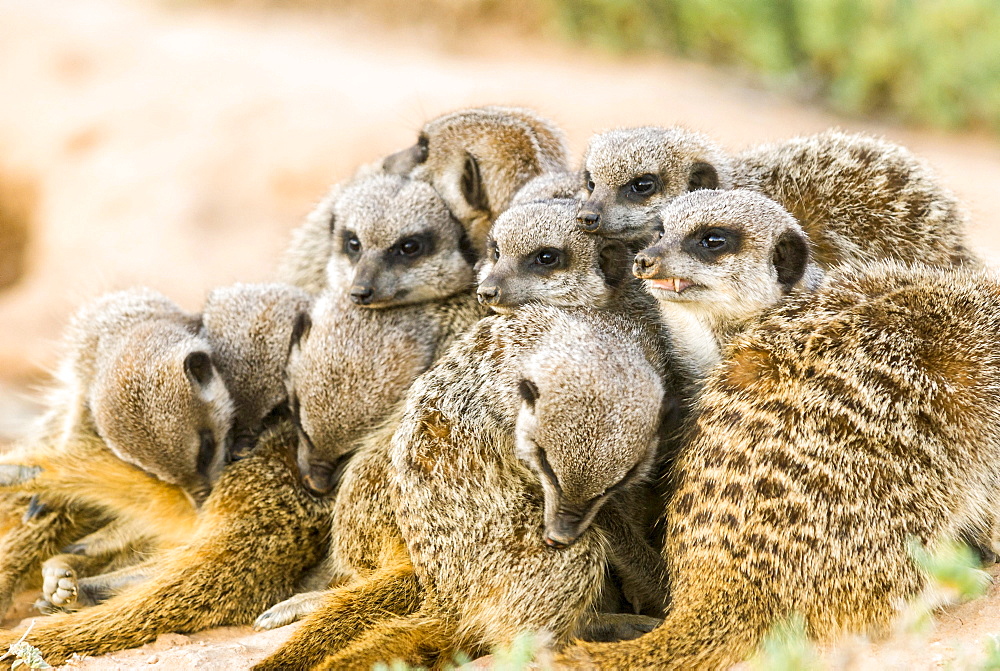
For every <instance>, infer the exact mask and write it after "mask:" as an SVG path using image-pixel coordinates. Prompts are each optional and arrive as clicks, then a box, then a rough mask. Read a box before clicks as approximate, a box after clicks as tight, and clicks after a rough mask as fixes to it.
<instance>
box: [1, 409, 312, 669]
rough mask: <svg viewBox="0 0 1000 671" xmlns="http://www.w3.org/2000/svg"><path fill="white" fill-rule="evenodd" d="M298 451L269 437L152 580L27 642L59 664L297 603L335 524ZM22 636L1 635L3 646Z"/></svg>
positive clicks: (42, 626)
mask: <svg viewBox="0 0 1000 671" xmlns="http://www.w3.org/2000/svg"><path fill="white" fill-rule="evenodd" d="M294 451H295V430H294V428H293V427H292V426H291V425H290V423H288V422H280V423H278V424H277V425H275V426H274V427H273V428H271V429H268V430H266V431H265V433H264V435H263V436H262V437H261V439H260V444H259V445H258V447H257V449H256V450H255V451H254V452H253V453H252V454H251V455H250V456H249V457H247V458H246V459H243V460H241V461H238V462H236V463H234V464H232V465H231V466H230V467H228V468H227V469H226V470H225V472H224V473H223V474H222V475H221V477H220V478H219V480H218V482H217V483H216V486H215V487H214V488H213V490H212V492H211V494H210V495H209V497H208V499H207V500H206V501H205V504H204V506H203V507H202V510H201V515H200V517H199V519H198V523H197V525H196V527H195V529H194V531H193V532H192V534H191V537H190V538H188V540H187V542H186V543H185V544H184V545H182V546H180V547H177V548H173V549H171V550H169V551H167V552H165V553H164V554H163V555H162V556H160V557H159V558H157V559H156V560H155V565H154V566H153V567H152V569H153V570H151V571H150V576H151V577H150V579H149V580H147V581H145V582H143V583H141V584H138V585H136V586H135V587H134V588H133V589H130V590H128V591H127V592H124V593H122V594H119V595H117V596H115V597H113V598H111V599H109V600H108V601H106V602H104V603H102V604H99V605H96V606H94V607H92V608H88V609H86V610H82V611H79V612H77V613H70V614H63V615H53V616H50V617H46V618H44V619H41V620H36V621H35V623H34V625H33V626H32V628H31V631H30V632H28V634H27V636H26V639H25V640H27V642H28V643H30V644H32V645H34V646H36V647H37V648H38V649H39V650H40V651H41V653H42V655H43V656H44V658H45V659H46V661H48V662H49V663H51V664H59V663H62V662H64V661H65V660H66V659H67V658H68V657H69V656H70V655H72V654H74V653H79V654H81V655H99V654H104V653H108V652H113V651H115V650H120V649H123V648H129V647H135V646H139V645H142V644H144V643H148V642H150V641H152V640H153V639H155V638H156V637H157V636H158V635H159V634H162V633H167V632H192V631H198V630H201V629H207V628H209V627H217V626H223V625H245V624H249V623H250V622H251V621H252V620H253V618H254V617H255V616H256V615H257V614H258V613H259V612H260V611H261V610H263V609H264V608H266V607H268V606H269V605H271V604H273V603H275V602H277V601H279V600H281V599H284V598H286V597H287V596H289V595H290V594H291V593H292V592H293V591H294V587H295V584H296V581H297V580H298V577H299V576H300V575H302V573H303V572H305V571H306V570H307V569H309V568H310V567H311V566H312V565H314V564H315V563H316V562H317V561H319V559H320V557H321V555H322V548H323V546H324V539H325V538H326V535H327V534H328V533H329V520H330V518H329V513H328V510H327V507H326V505H325V504H324V503H323V502H321V501H318V500H317V499H315V498H314V497H312V496H310V495H308V494H307V493H306V492H305V490H304V489H303V488H302V486H301V484H300V482H299V478H298V474H297V472H296V468H295V464H294V460H293V458H292V455H293V454H294ZM22 635H23V633H22V632H20V631H5V632H0V645H3V647H4V648H5V649H6V647H7V646H8V645H9V644H11V643H13V642H15V641H17V640H19V639H20V638H21V637H22Z"/></svg>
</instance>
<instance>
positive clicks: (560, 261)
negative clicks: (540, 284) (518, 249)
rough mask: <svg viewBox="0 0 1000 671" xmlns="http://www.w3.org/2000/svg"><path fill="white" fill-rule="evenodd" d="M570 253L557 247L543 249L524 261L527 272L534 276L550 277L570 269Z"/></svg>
mask: <svg viewBox="0 0 1000 671" xmlns="http://www.w3.org/2000/svg"><path fill="white" fill-rule="evenodd" d="M569 260H570V259H569V253H568V252H566V250H563V249H558V248H556V247H541V248H539V249H536V250H535V251H533V252H532V253H531V254H529V255H528V256H527V257H526V258H525V261H524V265H525V270H527V271H528V272H529V273H532V274H534V275H549V274H550V273H553V272H555V271H557V270H564V269H565V268H568V267H569Z"/></svg>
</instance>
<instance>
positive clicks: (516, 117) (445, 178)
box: [383, 106, 568, 254]
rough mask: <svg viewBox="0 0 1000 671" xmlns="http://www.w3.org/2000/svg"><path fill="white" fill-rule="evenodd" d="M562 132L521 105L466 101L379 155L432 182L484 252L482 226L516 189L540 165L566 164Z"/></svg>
mask: <svg viewBox="0 0 1000 671" xmlns="http://www.w3.org/2000/svg"><path fill="white" fill-rule="evenodd" d="M567 161H568V150H567V148H566V140H565V136H564V134H563V132H562V131H561V130H559V129H558V128H557V127H556V126H555V124H553V123H552V122H551V121H549V120H547V119H544V118H542V117H541V116H539V115H538V114H536V113H535V112H533V111H532V110H529V109H525V108H519V107H500V106H486V107H472V108H467V109H463V110H459V111H457V112H452V113H450V114H443V115H441V116H439V117H437V118H435V119H432V120H431V121H428V122H427V123H426V124H424V127H423V129H421V131H420V135H419V137H418V138H417V143H416V144H415V145H413V146H412V147H410V148H408V149H404V150H402V151H399V152H397V153H395V154H393V155H392V156H389V157H388V158H387V159H385V162H384V164H383V165H384V169H385V170H386V171H387V172H392V173H396V174H400V175H407V176H410V177H412V178H414V179H419V180H422V181H425V182H428V183H430V184H432V185H433V186H434V188H435V189H437V191H438V193H440V194H441V197H442V198H444V200H445V202H446V203H447V204H448V207H449V208H450V209H451V211H452V212H453V213H454V214H455V216H456V217H457V218H458V220H459V221H460V222H462V225H463V226H464V227H465V229H466V231H467V232H468V235H469V240H470V242H471V244H472V248H473V249H474V250H475V252H476V253H477V254H482V252H483V250H484V248H485V241H486V233H487V232H488V231H489V228H490V225H491V224H492V222H493V221H494V220H495V219H496V217H497V216H498V215H499V214H500V213H501V212H503V211H504V210H506V209H507V208H508V207H509V206H510V204H511V201H512V199H513V198H514V195H515V194H516V193H517V191H518V189H520V188H521V187H522V186H524V184H525V183H527V182H528V181H529V180H530V179H532V178H533V177H535V176H537V175H541V174H542V173H548V172H563V171H565V170H566V165H567Z"/></svg>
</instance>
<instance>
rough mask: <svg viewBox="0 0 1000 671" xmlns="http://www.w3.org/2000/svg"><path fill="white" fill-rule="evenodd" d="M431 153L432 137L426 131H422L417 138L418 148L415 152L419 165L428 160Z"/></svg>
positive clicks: (415, 158) (414, 156)
mask: <svg viewBox="0 0 1000 671" xmlns="http://www.w3.org/2000/svg"><path fill="white" fill-rule="evenodd" d="M429 153H430V139H429V138H428V137H427V136H426V135H425V134H424V133H421V134H420V137H418V138H417V150H416V151H415V152H414V155H413V158H414V160H416V162H417V164H418V165H419V164H421V163H423V162H424V161H426V160H427V155H428V154H429Z"/></svg>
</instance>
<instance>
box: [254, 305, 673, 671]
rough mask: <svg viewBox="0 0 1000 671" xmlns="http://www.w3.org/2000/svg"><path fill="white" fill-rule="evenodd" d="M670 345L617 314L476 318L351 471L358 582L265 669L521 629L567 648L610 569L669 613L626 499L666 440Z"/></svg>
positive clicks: (485, 638) (585, 623) (407, 653)
mask: <svg viewBox="0 0 1000 671" xmlns="http://www.w3.org/2000/svg"><path fill="white" fill-rule="evenodd" d="M660 357H661V354H660V351H659V348H658V346H657V345H656V344H655V343H653V342H651V341H650V339H649V337H648V334H647V333H646V332H645V331H643V330H642V329H641V328H638V327H637V326H636V325H635V324H634V323H633V322H630V321H629V320H626V319H624V318H623V317H621V316H619V315H614V314H610V313H604V312H594V311H589V310H574V311H572V312H570V311H563V310H560V309H557V308H553V307H549V306H542V305H527V306H525V307H524V308H523V309H522V310H519V311H518V312H517V313H515V314H512V315H509V316H507V315H503V316H494V317H489V318H486V319H484V320H481V321H480V322H479V323H478V324H477V325H476V326H475V327H474V328H473V329H471V330H470V331H469V332H468V333H466V334H465V335H464V336H463V337H462V338H461V339H460V340H459V341H458V342H456V344H455V345H454V346H453V347H452V348H451V349H449V351H448V353H447V354H446V355H445V356H444V357H443V358H442V359H440V360H439V361H438V362H437V363H436V364H435V366H434V367H432V368H431V369H430V370H429V371H428V372H427V373H425V374H424V375H422V376H421V377H420V378H418V379H417V381H416V382H415V383H414V385H413V386H412V387H411V389H410V391H409V393H408V395H407V403H406V406H405V409H404V412H403V415H402V417H401V421H400V422H399V424H398V428H396V430H395V433H394V434H393V435H392V437H391V445H386V444H385V443H384V441H386V439H387V438H386V436H382V437H381V438H380V440H381V441H383V443H382V444H381V445H378V444H369V445H368V446H367V447H366V448H364V449H363V451H362V452H361V453H359V454H358V456H357V457H356V458H355V459H354V460H352V461H351V463H350V464H349V465H348V466H347V470H346V472H345V475H344V478H343V480H342V482H341V488H340V490H339V495H338V498H337V502H336V504H335V506H336V507H337V508H338V509H343V510H344V511H348V510H349V511H350V513H351V514H350V517H351V519H352V524H351V525H350V526H347V527H345V528H344V531H343V533H342V534H337V533H336V532H335V534H334V538H335V542H336V544H337V547H336V548H335V552H334V554H336V555H338V556H339V557H340V558H341V559H340V561H341V562H342V566H344V567H345V568H348V569H349V570H348V571H345V572H346V573H347V575H349V576H352V578H353V579H352V580H349V581H348V582H347V583H346V584H345V585H344V586H343V587H341V588H339V589H335V590H332V591H331V592H330V593H329V594H328V596H327V597H326V600H325V602H324V605H323V607H322V608H320V610H318V611H317V612H315V613H313V614H312V615H311V616H310V617H309V618H308V619H307V620H306V621H305V622H304V623H303V625H302V626H301V627H300V628H299V629H298V630H297V631H296V632H295V634H294V635H293V637H292V638H291V639H289V641H288V642H287V643H286V644H285V645H284V646H283V647H282V649H280V650H279V651H278V652H276V653H275V654H274V655H272V656H271V657H270V658H269V659H268V660H265V661H264V662H262V663H261V664H259V665H258V666H257V667H256V668H257V669H259V670H264V669H278V668H286V665H287V664H301V665H305V666H310V667H311V666H312V665H314V664H316V663H317V662H320V661H321V660H323V657H324V655H327V654H330V653H336V654H335V655H334V656H333V657H330V658H329V659H327V660H326V662H324V664H323V666H321V667H320V668H369V667H370V666H371V664H372V663H374V662H376V661H379V660H384V659H389V658H392V657H397V656H398V657H401V658H402V659H404V660H406V661H410V662H417V661H420V662H423V661H426V660H425V655H430V656H431V657H434V656H436V655H438V653H440V655H441V657H440V659H442V660H447V659H448V654H447V653H448V652H449V651H454V650H457V649H465V650H468V651H478V650H482V649H484V648H485V649H488V648H489V646H490V645H491V644H498V643H501V642H505V641H509V640H510V639H512V638H513V637H514V636H516V635H517V634H518V633H520V632H522V631H524V630H525V629H535V630H545V631H548V632H550V633H551V634H552V636H553V637H555V638H556V639H557V640H559V641H561V642H563V641H566V640H567V639H568V637H569V636H570V635H572V634H574V633H577V634H582V633H583V632H584V631H586V630H587V628H588V627H589V626H590V624H591V623H592V621H593V620H595V619H600V618H598V617H597V616H598V614H597V613H594V612H593V609H594V606H595V605H596V600H597V598H598V596H599V594H600V592H601V590H602V589H603V587H604V584H605V583H604V580H605V572H604V571H605V567H606V565H607V564H608V563H615V564H620V565H621V567H622V568H623V569H624V570H623V573H625V574H626V575H624V576H623V580H624V581H625V582H629V583H631V584H632V588H631V589H630V590H627V591H629V592H630V595H631V597H632V598H635V599H636V600H637V601H641V600H643V599H644V600H646V605H650V606H654V607H655V606H656V605H657V604H658V605H659V607H661V608H662V605H663V603H662V598H663V586H662V583H660V582H659V580H658V579H657V577H656V576H657V574H658V572H660V570H661V569H660V568H659V567H660V562H659V561H658V560H657V558H656V557H655V552H654V551H652V550H651V549H650V548H649V547H648V545H645V542H644V539H642V538H641V534H639V533H637V532H636V530H635V529H634V528H633V525H632V524H631V522H632V519H631V518H630V517H628V516H627V513H624V514H623V511H622V510H619V509H618V505H619V504H620V503H622V502H624V501H627V499H628V497H629V496H630V493H631V490H632V488H633V487H635V486H637V485H638V484H639V483H640V482H641V481H642V480H643V478H644V476H646V475H648V473H647V471H648V469H649V467H650V465H651V458H652V455H653V454H654V453H655V451H656V446H657V427H658V424H659V421H660V416H661V408H662V405H663V395H664V391H663V387H662V383H661V382H660V374H661V370H660V369H661V368H662V366H663V360H662V359H661V358H660ZM387 482H388V485H389V486H388V487H387V486H386V483H387ZM387 508H388V513H387V510H386V509H387ZM625 508H626V510H627V508H628V506H627V505H626V506H625ZM337 519H338V517H337V516H335V518H334V527H335V528H336V527H337ZM362 519H363V520H367V521H368V524H367V525H359V524H358V523H357V520H362ZM623 536H624V537H625V539H627V540H625V539H623ZM338 548H339V549H338ZM650 555H652V556H650ZM410 560H412V565H410ZM352 566H353V568H351V567H352ZM352 571H353V575H352V573H351V572H352ZM359 578H360V580H359ZM383 646H385V647H383Z"/></svg>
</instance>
